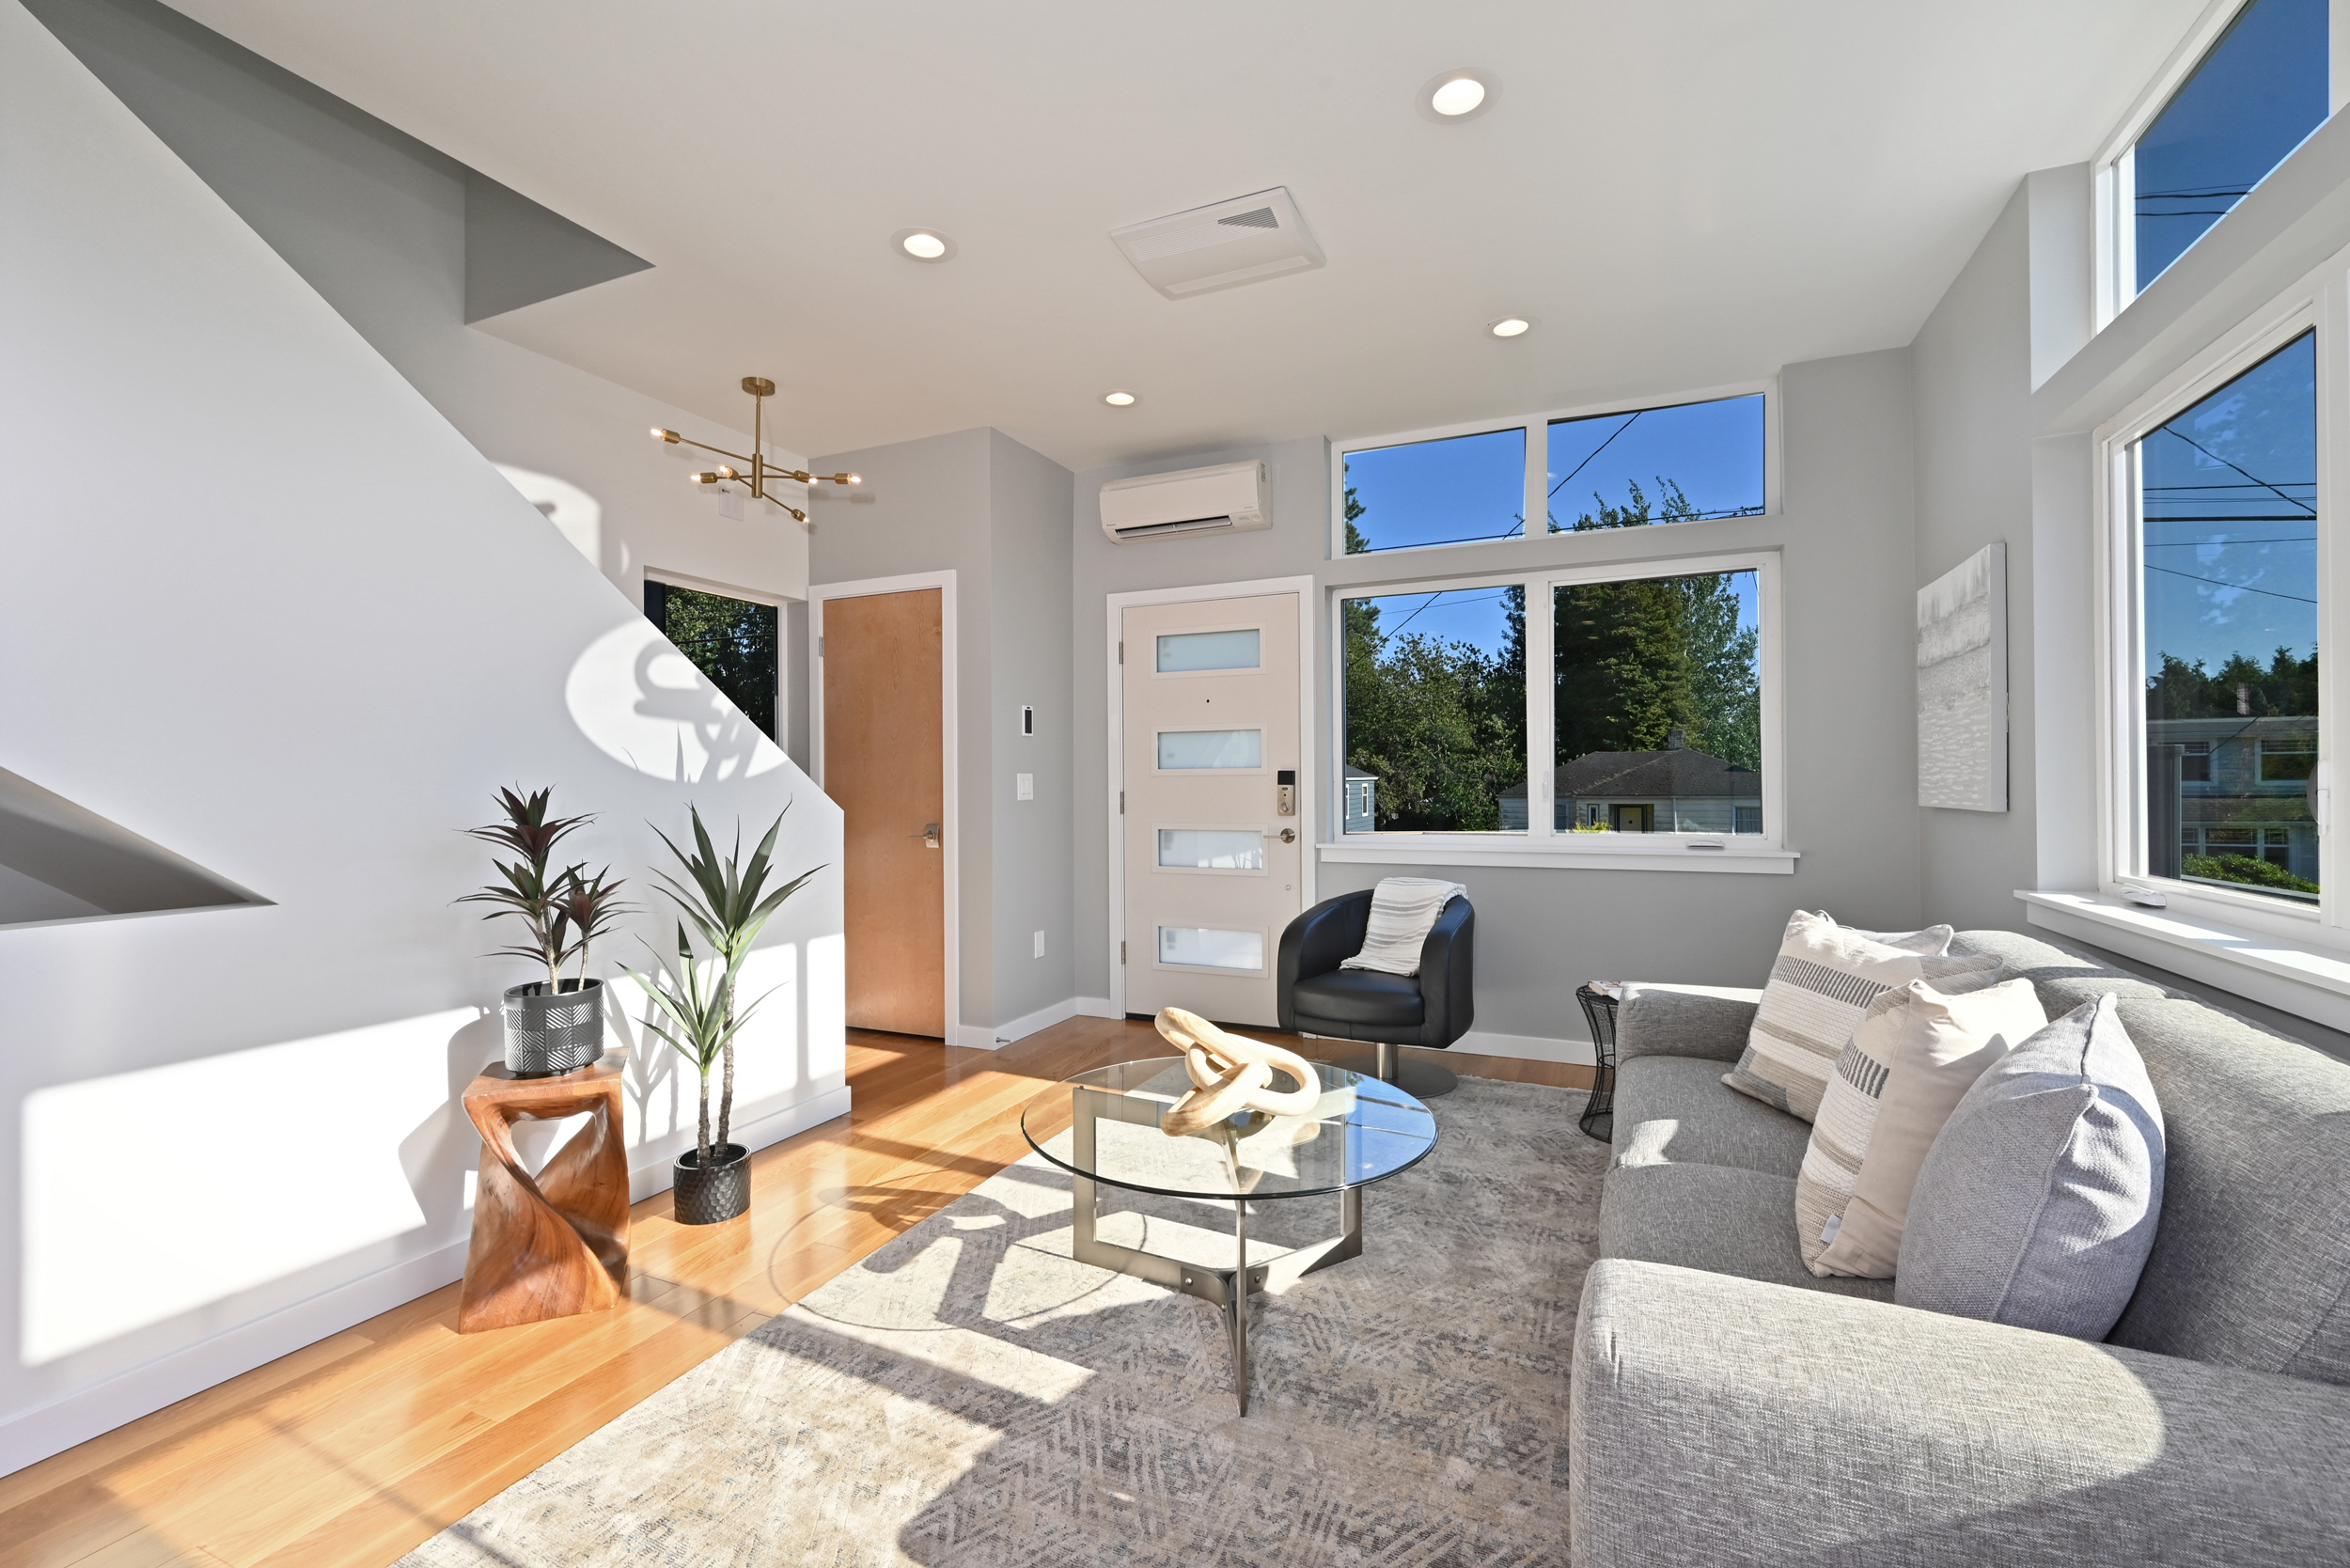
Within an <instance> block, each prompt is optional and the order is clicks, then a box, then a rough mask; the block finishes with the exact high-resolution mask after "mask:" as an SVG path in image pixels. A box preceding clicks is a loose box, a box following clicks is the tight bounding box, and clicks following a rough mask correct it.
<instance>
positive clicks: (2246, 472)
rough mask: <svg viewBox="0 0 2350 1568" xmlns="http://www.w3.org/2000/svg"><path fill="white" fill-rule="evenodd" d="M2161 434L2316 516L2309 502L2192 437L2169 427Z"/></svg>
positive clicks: (2288, 504)
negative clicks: (2279, 487) (2182, 443)
mask: <svg viewBox="0 0 2350 1568" xmlns="http://www.w3.org/2000/svg"><path fill="white" fill-rule="evenodd" d="M2162 433H2163V434H2165V435H2167V436H2170V438H2171V439H2172V440H2174V441H2184V442H2186V444H2187V445H2188V446H2190V447H2194V448H2195V449H2196V450H2197V451H2199V452H2201V453H2202V454H2203V455H2204V456H2205V457H2207V458H2209V459H2211V460H2212V462H2214V463H2226V464H2227V466H2228V467H2230V468H2233V469H2234V470H2235V471H2236V472H2237V473H2239V474H2241V475H2243V476H2244V477H2245V478H2248V479H2249V480H2251V481H2252V482H2253V483H2254V484H2256V485H2258V486H2260V487H2261V488H2262V489H2263V490H2265V491H2268V492H2269V493H2270V494H2274V495H2275V496H2276V497H2277V499H2279V501H2282V502H2283V503H2284V504H2285V505H2287V506H2289V507H2305V508H2308V510H2309V515H2310V516H2311V517H2315V516H2316V515H2317V509H2316V508H2315V507H2313V506H2311V505H2310V503H2309V502H2307V501H2304V500H2302V499H2301V498H2300V497H2299V496H2298V495H2288V494H2285V493H2284V492H2283V491H2282V490H2279V489H2278V488H2277V486H2275V485H2273V484H2271V483H2269V482H2268V481H2267V480H2266V479H2264V478H2261V477H2260V476H2259V475H2258V474H2255V473H2253V472H2252V471H2251V470H2250V469H2249V468H2247V467H2245V466H2244V465H2243V464H2242V463H2229V462H2228V460H2227V459H2226V458H2223V457H2221V456H2220V455H2219V454H2218V453H2217V452H2215V451H2213V450H2212V449H2211V448H2210V447H2206V446H2204V445H2203V444H2202V443H2201V442H2200V441H2198V440H2196V439H2195V438H2194V437H2193V436H2191V435H2188V434H2186V433H2185V432H2184V431H2179V430H2177V429H2175V428H2173V427H2172V426H2170V425H2165V426H2163V427H2162Z"/></svg>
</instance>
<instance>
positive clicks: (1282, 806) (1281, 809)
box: [1273, 768, 1297, 843]
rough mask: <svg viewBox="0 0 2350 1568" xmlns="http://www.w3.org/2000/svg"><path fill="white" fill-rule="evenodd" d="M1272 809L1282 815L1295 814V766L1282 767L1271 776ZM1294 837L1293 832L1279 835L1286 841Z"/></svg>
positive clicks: (1292, 815) (1290, 815)
mask: <svg viewBox="0 0 2350 1568" xmlns="http://www.w3.org/2000/svg"><path fill="white" fill-rule="evenodd" d="M1273 809H1274V810H1275V811H1276V812H1277V813H1278V814H1280V815H1281V816H1284V817H1294V816H1295V815H1297V770H1296V769H1295V768H1283V769H1281V770H1280V771H1278V772H1277V773H1276V774H1275V775H1274V776H1273ZM1294 837H1295V835H1294V834H1290V833H1284V834H1282V835H1281V841H1282V842H1284V843H1287V842H1288V841H1289V840H1290V839H1293V838H1294Z"/></svg>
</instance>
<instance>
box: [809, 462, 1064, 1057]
mask: <svg viewBox="0 0 2350 1568" xmlns="http://www.w3.org/2000/svg"><path fill="white" fill-rule="evenodd" d="M816 466H817V467H818V468H820V469H823V470H824V471H826V472H833V471H837V470H839V469H851V470H854V471H855V472H856V473H858V474H861V475H863V476H864V481H865V482H864V483H863V484H861V485H858V486H857V487H855V488H854V490H837V489H825V490H821V491H819V492H818V494H816V496H815V497H814V508H813V516H814V519H815V528H814V531H813V533H812V534H811V536H810V567H809V572H810V578H811V580H812V581H813V582H816V583H819V584H824V583H844V582H857V581H862V580H865V579H869V578H874V577H894V576H899V575H902V574H904V573H907V572H940V571H949V570H951V571H952V572H954V573H955V615H956V636H955V653H956V659H957V666H958V667H957V680H958V684H959V691H958V694H957V705H956V711H955V712H956V721H957V725H958V730H957V751H956V760H957V767H958V770H959V771H958V780H959V790H958V796H957V803H956V809H957V812H958V815H959V821H960V840H961V841H960V842H959V843H957V844H954V845H951V846H949V848H950V850H951V852H952V853H953V854H954V855H956V857H957V858H956V863H955V864H956V870H957V873H958V875H959V876H960V878H961V884H960V899H959V902H958V903H957V912H958V922H959V933H958V934H959V937H960V940H961V944H962V956H961V964H960V967H959V969H958V971H957V972H958V976H959V979H960V982H961V993H962V995H961V1015H960V1017H959V1018H958V1019H957V1020H956V1021H957V1023H958V1024H960V1025H962V1026H963V1027H965V1028H968V1029H976V1030H986V1031H989V1033H990V1035H991V1036H992V1032H993V1030H994V1029H995V1026H997V1025H999V1024H1006V1023H1010V1022H1011V1021H1012V1020H1014V1019H1017V1018H1020V1017H1023V1016H1025V1015H1026V1014H1028V1013H1031V1012H1034V1011H1038V1010H1039V1009H1042V1008H1046V1007H1050V1006H1052V1005H1054V1004H1055V1003H1058V1002H1061V1001H1065V1000H1067V999H1068V997H1069V996H1071V994H1072V990H1073V986H1072V982H1071V972H1072V971H1071V966H1070V965H1071V953H1072V948H1073V920H1072V917H1071V912H1070V903H1069V887H1070V862H1069V850H1070V845H1069V832H1068V788H1069V786H1068V779H1069V771H1070V770H1069V745H1070V731H1069V722H1068V713H1069V675H1068V663H1067V654H1068V648H1069V604H1070V600H1069V558H1068V551H1067V548H1066V541H1067V539H1068V520H1069V510H1070V488H1069V487H1070V483H1071V476H1070V473H1069V471H1068V470H1067V469H1065V468H1063V467H1061V466H1060V465H1059V464H1058V463H1054V462H1053V461H1052V460H1051V459H1049V458H1045V457H1042V456H1041V455H1040V454H1038V453H1036V452H1033V451H1030V450H1029V449H1028V448H1027V447H1023V446H1022V445H1020V443H1018V442H1016V441H1014V440H1012V439H1011V437H1010V436H1007V435H1005V434H1003V433H1002V432H1001V431H993V430H969V431H956V432H955V433H953V434H951V435H940V436H931V437H928V438H925V439H923V440H919V441H905V442H899V443H896V444H894V445H891V446H887V447H872V448H870V449H868V450H865V451H857V452H834V453H828V454H825V455H823V457H821V458H819V459H818V460H817V463H816ZM1022 703H1028V704H1030V705H1032V706H1034V707H1035V708H1036V710H1037V720H1038V733H1037V735H1036V737H1035V738H1034V739H1032V740H1025V741H1024V740H1022V739H1021V738H1020V737H1019V736H1018V735H1017V734H1016V732H1015V729H1016V721H1017V717H1018V713H1019V708H1020V705H1021V704H1022ZM1024 772H1027V773H1034V774H1035V775H1036V776H1037V780H1036V784H1037V798H1036V799H1035V800H1033V801H1022V800H1017V799H1015V798H1014V791H1013V788H1012V779H1013V776H1014V775H1015V774H1017V773H1024ZM1039 930H1042V931H1043V932H1044V933H1045V949H1044V952H1045V956H1044V957H1043V958H1042V959H1038V958H1036V957H1035V956H1034V953H1035V949H1034V946H1033V941H1034V936H1033V933H1035V932H1037V931H1039Z"/></svg>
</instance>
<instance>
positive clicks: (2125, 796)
mask: <svg viewBox="0 0 2350 1568" xmlns="http://www.w3.org/2000/svg"><path fill="white" fill-rule="evenodd" d="M2305 332H2314V333H2315V335H2316V350H2317V355H2316V357H2317V494H2318V529H2317V581H2318V585H2319V586H2318V600H2319V604H2318V638H2317V641H2318V655H2319V659H2320V661H2321V662H2320V666H2319V670H2318V685H2319V690H2320V691H2322V692H2329V693H2342V692H2350V684H2345V683H2344V682H2345V679H2350V658H2345V656H2344V651H2343V648H2342V634H2343V631H2344V629H2345V626H2346V625H2350V618H2346V617H2345V606H2350V581H2345V571H2346V570H2350V552H2344V551H2342V549H2340V548H2339V546H2338V541H2337V540H2336V537H2335V530H2334V529H2333V528H2332V527H2331V526H2330V523H2331V521H2332V518H2333V514H2334V509H2335V507H2336V505H2337V504H2338V503H2337V501H2336V497H2337V496H2338V495H2340V494H2342V492H2341V488H2340V487H2341V484H2342V480H2343V479H2344V478H2350V395H2345V394H2350V250H2344V251H2342V252H2341V253H2339V254H2337V255H2336V256H2334V257H2333V258H2332V259H2329V260H2328V261H2326V264H2325V265H2324V266H2322V267H2320V268H2318V269H2317V270H2316V271H2315V272H2313V273H2311V274H2310V275H2309V276H2307V277H2305V278H2304V279H2302V280H2301V282H2299V283H2298V284H2296V285H2295V287H2294V288H2292V289H2290V290H2286V291H2285V292H2284V293H2282V294H2279V295H2278V296H2277V297H2276V298H2275V299H2273V300H2271V301H2270V302H2269V303H2268V304H2267V305H2266V306H2263V307H2262V308H2261V309H2260V310H2259V311H2257V312H2255V313H2254V314H2253V315H2251V316H2249V317H2248V318H2247V319H2246V320H2245V321H2243V322H2242V323H2241V324H2239V325H2238V326H2237V327H2236V328H2234V329H2233V330H2232V331H2230V332H2228V333H2227V334H2225V335H2223V336H2222V337H2220V338H2219V339H2218V340H2217V341H2216V342H2214V343H2213V344H2212V345H2211V346H2209V347H2208V348H2206V349H2205V350H2204V351H2203V352H2202V353H2199V354H2197V355H2195V356H2194V357H2193V358H2191V359H2189V360H2188V361H2187V362H2186V364H2184V365H2182V366H2180V367H2179V368H2178V369H2176V370H2175V371H2173V372H2172V373H2171V374H2170V376H2168V377H2166V378H2164V380H2163V381H2161V382H2160V383H2159V384H2156V385H2155V386H2154V388H2153V389H2152V390H2151V391H2149V392H2148V393H2146V394H2145V395H2144V396H2142V397H2140V398H2139V399H2138V400H2136V401H2134V402H2132V403H2131V404H2130V405H2129V406H2128V407H2127V408H2125V409H2123V411H2122V412H2121V413H2120V414H2119V415H2117V416H2115V417H2114V418H2113V419H2111V420H2109V421H2107V423H2106V424H2104V425H2101V426H2099V427H2098V429H2097V431H2096V432H2095V436H2094V441H2095V451H2096V460H2097V461H2096V474H2095V478H2094V483H2095V494H2094V501H2093V506H2094V510H2093V512H2092V516H2093V517H2094V518H2095V519H2097V524H2096V537H2095V545H2096V549H2095V571H2096V623H2095V634H2094V641H2095V652H2096V659H2097V670H2096V678H2097V720H2096V722H2097V729H2096V734H2097V779H2096V789H2097V810H2098V824H2097V833H2098V843H2097V857H2098V864H2097V874H2098V883H2099V886H2100V888H2101V890H2102V891H2103V892H2104V893H2106V894H2107V896H2108V897H2111V898H2115V899H2121V900H2127V899H2129V898H2130V897H2131V895H2132V893H2133V891H2134V890H2135V889H2134V888H2133V887H2132V886H2127V885H2125V881H2124V879H2126V881H2127V883H2128V884H2135V885H2137V886H2138V887H2144V886H2159V887H2160V888H2161V890H2162V892H2163V894H2164V895H2165V897H2166V898H2167V899H2168V900H2169V903H2170V907H2172V908H2176V909H2178V910H2179V911H2180V912H2181V915H2182V916H2183V917H2185V918H2186V919H2189V920H2195V919H2203V920H2210V921H2214V922H2218V923H2220V924H2222V925H2225V926H2228V927H2233V928H2236V929H2240V930H2246V931H2250V932H2255V933H2263V934H2268V935H2276V936H2281V937H2285V938H2287V939H2289V940H2290V941H2292V942H2293V943H2295V944H2296V945H2301V946H2306V947H2311V948H2317V949H2326V950H2328V951H2333V952H2341V953H2350V888H2345V887H2343V886H2342V879H2343V876H2344V874H2345V872H2350V855H2346V854H2345V850H2344V848H2343V846H2342V845H2341V844H2339V843H2338V842H2337V841H2336V835H2335V834H2334V833H2332V832H2331V831H2330V828H2331V823H2330V818H2331V815H2332V778H2333V776H2334V774H2335V772H2336V769H2335V761H2336V760H2337V759H2339V758H2341V757H2342V755H2343V745H2344V743H2345V741H2350V713H2344V712H2343V708H2344V706H2346V705H2350V698H2345V702H2344V703H2342V704H2337V703H2334V702H2330V701H2325V702H2321V703H2320V705H2319V713H2318V764H2317V776H2318V789H2317V804H2318V809H2317V817H2318V826H2319V835H2320V838H2319V846H2318V883H2319V886H2321V887H2322V888H2324V889H2325V891H2324V892H2323V893H2321V895H2320V899H2319V902H2318V904H2317V906H2316V907H2314V908H2312V907H2311V906H2309V905H2307V904H2299V903H2295V902H2291V901H2289V900H2284V899H2276V898H2268V897H2264V896H2263V895H2261V894H2259V893H2255V892H2251V891H2244V892H2238V891H2235V890H2234V889H2232V888H2226V887H2217V886H2211V885H2209V884H2206V883H2190V882H2183V881H2180V882H2173V881H2169V880H2158V879H2154V878H2150V877H2148V876H2147V875H2146V872H2145V866H2146V858H2145V843H2146V779H2145V766H2146V698H2145V679H2144V674H2145V651H2144V650H2145V621H2144V616H2143V613H2142V610H2141V604H2140V588H2141V585H2142V584H2143V582H2144V580H2145V578H2144V569H2145V562H2144V552H2143V550H2142V549H2141V548H2140V546H2141V544H2142V542H2143V536H2142V533H2141V531H2140V529H2139V525H2138V518H2137V508H2136V504H2135V503H2136V492H2137V485H2136V482H2135V476H2134V473H2133V468H2134V464H2135V463H2136V462H2137V457H2136V453H2135V451H2134V447H2135V445H2136V443H2137V442H2138V441H2139V439H2140V438H2142V437H2143V436H2145V435H2147V434H2148V433H2149V432H2151V431H2154V430H2155V429H2157V428H2159V427H2160V426H2161V425H2163V424H2164V423H2165V422H2166V421H2168V420H2170V419H2171V418H2173V417H2175V416H2177V415H2178V414H2179V413H2181V412H2182V411H2183V410H2185V409H2187V408H2190V407H2192V406H2193V405H2194V404H2195V403H2197V402H2199V401H2201V400H2202V399H2203V398H2205V397H2208V396H2209V395H2210V394H2211V393H2213V392H2214V391H2217V389H2218V388H2220V387H2221V386H2224V385H2225V384H2227V383H2229V382H2231V381H2233V380H2234V379H2235V378H2236V377H2237V376H2239V375H2241V374H2243V373H2244V371H2246V370H2247V369H2248V368H2251V367H2252V366H2253V365H2256V364H2258V363H2259V362H2260V361H2261V360H2263V359H2265V358H2266V357H2268V355H2270V354H2272V353H2275V352H2276V351H2277V350H2279V349H2280V348H2282V347H2284V346H2285V345H2286V344H2287V343H2289V342H2291V341H2292V340H2293V339H2294V338H2295V337H2300V336H2301V335H2302V334H2303V333H2305ZM2216 766H2217V764H2216V763H2215V769H2216ZM2256 768H2257V764H2256Z"/></svg>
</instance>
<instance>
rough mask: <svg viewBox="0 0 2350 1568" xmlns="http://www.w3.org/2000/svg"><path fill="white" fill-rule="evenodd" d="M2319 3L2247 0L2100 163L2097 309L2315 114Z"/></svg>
mask: <svg viewBox="0 0 2350 1568" xmlns="http://www.w3.org/2000/svg"><path fill="white" fill-rule="evenodd" d="M2328 9H2329V5H2328V0H2248V3H2247V4H2245V5H2244V6H2242V7H2241V8H2238V9H2237V10H2236V12H2235V14H2234V15H2233V17H2232V18H2230V19H2229V20H2228V21H2227V23H2226V24H2225V27H2224V29H2223V30H2222V31H2221V33H2220V34H2219V36H2218V38H2217V39H2215V40H2214V41H2213V42H2212V43H2211V45H2210V46H2209V47H2208V48H2206V49H2205V50H2204V51H2203V53H2202V55H2201V57H2200V58H2198V59H2197V61H2196V62H2195V64H2194V66H2193V68H2192V69H2191V70H2190V71H2188V72H2187V73H2186V77H2185V78H2184V79H2183V80H2182V81H2181V82H2180V83H2179V85H2178V86H2177V88H2176V89H2175V90H2173V91H2172V92H2171V94H2170V97H2169V98H2168V99H2167V100H2165V101H2164V102H2163V104H2162V106H2161V108H2160V109H2159V110H2157V111H2156V112H2155V114H2154V118H2152V119H2150V120H2149V121H2148V122H2147V123H2146V124H2145V126H2144V128H2143V129H2142V130H2139V132H2138V133H2136V135H2135V137H2134V138H2133V139H2132V140H2131V141H2130V143H2129V145H2128V146H2127V147H2126V148H2124V149H2123V151H2122V152H2121V154H2120V155H2119V156H2118V157H2116V158H2115V159H2113V161H2112V162H2111V164H2110V165H2107V175H2106V178H2107V180H2108V181H2109V182H2110V183H2109V188H2110V191H2111V196H2112V200H2111V203H2110V208H2111V213H2112V227H2111V228H2110V230H2109V236H2108V243H2109V245H2110V247H2111V249H2112V253H2113V254H2112V284H2111V289H2110V295H2111V297H2110V300H2109V302H2108V306H2107V315H2111V314H2113V313H2114V312H2116V311H2118V310H2119V309H2120V308H2121V307H2122V306H2124V305H2127V304H2128V303H2129V302H2130V300H2131V299H2132V298H2133V297H2135V296H2136V295H2137V294H2138V293H2139V291H2140V290H2143V289H2144V288H2145V287H2146V286H2147V285H2148V284H2150V283H2152V282H2154V279H2155V278H2157V277H2159V276H2161V275H2162V274H2163V273H2164V272H2165V271H2166V270H2168V269H2169V268H2170V264H2171V263H2172V262H2174V261H2176V260H2177V259H2179V257H2180V256H2182V255H2183V254H2185V253H2186V250H2187V248H2188V247H2189V246H2191V245H2193V244H2194V243H2195V242H2196V241H2197V240H2199V239H2201V238H2202V236H2203V234H2204V232H2205V231H2206V230H2208V229H2209V228H2210V227H2212V225H2214V224H2216V223H2217V222H2218V221H2219V220H2220V219H2221V218H2222V217H2224V216H2226V215H2227V214H2228V212H2231V211H2232V210H2233V208H2234V207H2235V205H2236V203H2238V202H2240V201H2242V200H2243V199H2244V198H2245V196H2248V195H2249V194H2250V193H2251V191H2252V188H2253V187H2254V186H2256V185H2258V184H2259V183H2260V182H2261V181H2262V180H2264V179H2266V178H2267V176H2268V174H2269V172H2270V171H2271V170H2272V169H2274V168H2275V167H2276V166H2277V165H2279V164H2280V163H2282V162H2283V161H2284V160H2285V157H2286V155H2287V154H2289V153H2290V152H2292V151H2293V149H2295V148H2296V147H2298V146H2300V145H2301V143H2302V141H2303V140H2304V139H2306V138H2307V137H2308V135H2309V133H2311V131H2314V130H2316V129H2317V128H2318V127H2319V126H2320V125H2322V124H2324V123H2325V122H2326V116H2327V115H2328V114H2329V113H2330V112H2331V84H2330V82H2329V79H2328V70H2327V59H2328V48H2327V33H2328V28H2327V11H2328Z"/></svg>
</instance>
